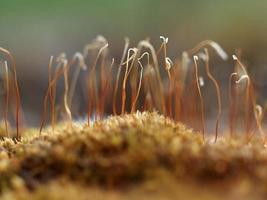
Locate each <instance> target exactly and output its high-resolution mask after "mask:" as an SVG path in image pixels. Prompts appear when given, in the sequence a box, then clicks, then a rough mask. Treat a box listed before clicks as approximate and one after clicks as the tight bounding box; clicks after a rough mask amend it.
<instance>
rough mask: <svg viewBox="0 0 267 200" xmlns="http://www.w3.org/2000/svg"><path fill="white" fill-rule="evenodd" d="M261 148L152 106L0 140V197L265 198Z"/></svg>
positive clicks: (266, 162) (266, 155) (266, 174)
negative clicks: (207, 135) (205, 133)
mask: <svg viewBox="0 0 267 200" xmlns="http://www.w3.org/2000/svg"><path fill="white" fill-rule="evenodd" d="M266 167H267V149H266V148H265V147H264V146H263V145H262V143H261V142H260V141H259V140H257V139H255V140H254V141H252V143H251V144H244V143H243V142H242V140H240V139H236V140H234V139H231V140H229V139H227V138H226V137H222V138H220V139H219V140H218V142H217V143H216V144H214V143H213V142H212V140H211V142H209V139H206V141H205V142H203V141H202V139H201V135H200V133H198V132H194V131H193V130H191V129H189V128H187V127H185V126H184V125H183V124H180V123H175V122H173V121H172V120H170V119H168V118H165V117H163V116H161V115H159V114H157V113H147V112H145V113H136V114H133V115H123V116H114V117H109V118H108V119H105V120H103V121H99V122H95V123H94V125H93V126H92V127H86V126H84V125H79V124H73V125H72V127H70V125H69V124H64V123H63V124H59V125H58V126H57V128H56V130H54V131H53V132H52V131H51V130H50V129H49V128H47V129H46V130H45V131H44V132H43V133H42V135H41V136H39V133H38V130H34V129H33V130H25V133H24V137H23V138H22V140H21V141H20V142H15V141H13V140H12V139H7V138H4V139H3V140H2V141H1V142H0V194H1V198H2V199H176V198H183V199H237V198H239V199H240V198H242V199H251V198H252V199H266V198H267V168H266Z"/></svg>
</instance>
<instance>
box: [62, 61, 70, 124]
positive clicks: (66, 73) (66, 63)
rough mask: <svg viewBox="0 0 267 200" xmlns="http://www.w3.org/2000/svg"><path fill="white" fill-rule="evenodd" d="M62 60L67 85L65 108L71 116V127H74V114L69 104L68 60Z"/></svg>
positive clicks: (65, 84)
mask: <svg viewBox="0 0 267 200" xmlns="http://www.w3.org/2000/svg"><path fill="white" fill-rule="evenodd" d="M62 62H63V75H64V86H65V91H64V108H65V111H66V113H67V115H68V118H69V124H70V127H72V115H71V111H70V108H69V104H68V93H69V81H68V69H67V67H68V61H67V60H63V61H62Z"/></svg>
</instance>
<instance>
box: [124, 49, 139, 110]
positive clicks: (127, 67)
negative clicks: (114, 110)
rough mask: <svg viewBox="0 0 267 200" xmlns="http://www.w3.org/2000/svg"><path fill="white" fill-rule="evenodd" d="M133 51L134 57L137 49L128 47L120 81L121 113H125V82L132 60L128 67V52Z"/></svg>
mask: <svg viewBox="0 0 267 200" xmlns="http://www.w3.org/2000/svg"><path fill="white" fill-rule="evenodd" d="M131 51H132V52H133V55H134V57H135V56H136V54H137V49H136V48H130V49H129V50H128V53H127V62H126V67H125V72H124V78H123V82H122V93H121V99H122V103H121V114H124V113H125V102H126V82H127V78H128V76H129V74H130V71H131V69H132V66H133V61H132V63H131V66H130V67H129V60H130V52H131Z"/></svg>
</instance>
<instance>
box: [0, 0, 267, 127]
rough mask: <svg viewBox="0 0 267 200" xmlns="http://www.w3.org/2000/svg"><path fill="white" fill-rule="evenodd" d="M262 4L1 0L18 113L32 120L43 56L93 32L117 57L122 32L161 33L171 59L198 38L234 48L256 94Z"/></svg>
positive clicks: (70, 47)
mask: <svg viewBox="0 0 267 200" xmlns="http://www.w3.org/2000/svg"><path fill="white" fill-rule="evenodd" d="M266 9H267V1H252V0H235V1H233V0H224V1H219V0H218V1H216V0H202V1H199V0H164V1H163V0H105V1H104V0H88V1H85V0H75V1H74V0H72V1H71V0H45V1H40V0H39V1H38V0H1V6H0V46H1V47H4V48H6V49H9V50H10V51H11V52H12V53H13V55H14V56H15V58H16V61H17V65H18V77H19V83H20V87H21V95H22V103H23V108H24V111H25V117H26V121H28V122H29V123H30V124H32V125H38V124H39V116H40V113H41V110H42V99H43V96H44V93H45V90H46V88H47V76H48V75H47V73H48V71H47V66H48V62H49V58H50V56H51V55H58V54H59V53H61V52H66V53H67V54H68V55H72V54H73V53H74V52H76V51H81V50H82V49H83V46H84V45H85V44H87V43H89V42H90V41H91V40H92V39H93V38H95V37H96V36H97V35H99V34H101V35H103V36H105V37H106V39H107V40H108V42H109V46H110V49H111V54H112V56H114V57H115V58H118V59H119V58H120V56H121V54H122V50H123V47H124V37H125V36H127V37H129V38H130V41H131V45H132V46H134V45H136V44H137V42H138V41H139V40H141V39H145V38H147V37H149V38H150V39H151V42H152V43H153V44H154V45H155V46H156V47H159V45H160V42H161V40H160V39H159V36H160V35H164V36H166V37H168V38H169V43H168V54H169V57H171V58H174V57H180V56H181V53H182V51H183V50H187V49H190V48H192V47H193V46H195V45H196V44H197V43H199V42H200V41H202V40H205V39H212V40H214V41H216V42H218V43H219V44H221V45H222V47H223V48H224V49H225V50H226V52H227V53H228V54H229V55H231V54H233V53H234V52H235V49H237V48H241V49H242V58H244V62H245V63H246V65H247V66H248V69H249V71H250V74H251V76H252V78H253V80H254V81H255V84H256V87H257V88H258V90H259V91H261V94H262V96H263V97H264V94H265V93H266V92H265V93H264V90H265V89H267V88H266V83H267V81H266V80H265V77H266V75H267V37H266V36H267V20H266ZM221 62H222V61H221ZM232 64H233V63H232V62H229V63H228V65H227V66H228V71H229V69H230V68H231V67H232ZM222 68H223V64H222V63H218V66H214V69H213V71H214V73H215V74H217V75H216V76H217V78H218V79H219V80H220V77H218V76H219V75H220V73H221V72H222V71H223V70H224V69H222ZM228 75H229V74H228ZM228 75H227V76H228ZM265 91H266V90H265ZM266 95H267V94H266ZM262 99H264V98H262ZM211 100H212V98H211ZM212 101H214V99H213V100H212ZM262 101H263V100H262ZM211 116H212V114H211Z"/></svg>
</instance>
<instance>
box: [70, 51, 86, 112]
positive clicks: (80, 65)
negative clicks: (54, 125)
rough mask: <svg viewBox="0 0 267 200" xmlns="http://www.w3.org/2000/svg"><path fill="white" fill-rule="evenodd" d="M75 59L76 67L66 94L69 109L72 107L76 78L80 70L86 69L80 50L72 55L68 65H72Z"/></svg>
mask: <svg viewBox="0 0 267 200" xmlns="http://www.w3.org/2000/svg"><path fill="white" fill-rule="evenodd" d="M76 60H77V61H78V67H76V68H75V71H74V75H73V78H72V80H71V83H70V90H69V95H68V104H69V107H70V109H71V107H72V100H73V95H74V91H75V88H76V84H77V80H78V77H79V74H80V71H81V70H86V69H87V65H86V64H85V60H84V57H83V55H82V54H81V53H80V52H76V53H75V54H74V55H73V58H72V60H71V61H70V64H69V66H70V65H73V63H74V62H75V61H76Z"/></svg>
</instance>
